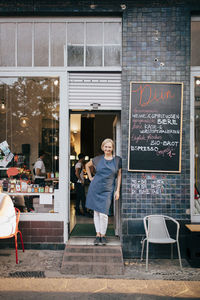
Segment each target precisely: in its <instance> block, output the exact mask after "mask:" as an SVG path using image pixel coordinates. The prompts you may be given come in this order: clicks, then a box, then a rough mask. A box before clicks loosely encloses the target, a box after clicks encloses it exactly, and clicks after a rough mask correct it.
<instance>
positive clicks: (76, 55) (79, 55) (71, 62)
mask: <svg viewBox="0 0 200 300" xmlns="http://www.w3.org/2000/svg"><path fill="white" fill-rule="evenodd" d="M67 51H68V53H67V57H68V62H67V64H68V66H83V53H84V48H83V46H68V47H67Z"/></svg>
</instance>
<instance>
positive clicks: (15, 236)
mask: <svg viewBox="0 0 200 300" xmlns="http://www.w3.org/2000/svg"><path fill="white" fill-rule="evenodd" d="M15 255H16V264H18V253H17V234H15Z"/></svg>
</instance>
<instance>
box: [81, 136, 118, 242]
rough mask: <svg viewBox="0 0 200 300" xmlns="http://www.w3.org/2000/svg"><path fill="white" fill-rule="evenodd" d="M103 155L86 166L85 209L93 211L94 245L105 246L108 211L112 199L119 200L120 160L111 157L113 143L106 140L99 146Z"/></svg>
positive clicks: (116, 157)
mask: <svg viewBox="0 0 200 300" xmlns="http://www.w3.org/2000/svg"><path fill="white" fill-rule="evenodd" d="M101 149H102V151H103V152H104V154H103V155H99V156H96V157H94V158H93V159H92V160H90V161H89V162H88V163H87V164H86V172H87V174H88V177H89V180H90V181H91V183H90V186H89V189H88V193H87V197H86V207H87V208H88V209H92V210H93V211H94V226H95V230H96V238H95V240H94V245H96V246H97V245H106V243H107V240H106V237H105V235H106V231H107V226H108V215H109V209H110V205H111V202H112V199H113V197H114V199H115V200H118V199H119V195H120V186H121V170H122V159H121V157H119V156H113V150H114V142H113V140H111V139H109V138H107V139H105V140H104V141H103V142H102V144H101ZM91 167H94V168H95V170H96V173H95V175H94V176H92V174H91V170H90V168H91Z"/></svg>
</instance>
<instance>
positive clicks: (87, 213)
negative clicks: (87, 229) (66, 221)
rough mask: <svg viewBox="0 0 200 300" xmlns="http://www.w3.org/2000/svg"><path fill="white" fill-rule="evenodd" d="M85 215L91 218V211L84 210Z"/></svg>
mask: <svg viewBox="0 0 200 300" xmlns="http://www.w3.org/2000/svg"><path fill="white" fill-rule="evenodd" d="M85 216H86V217H87V218H93V215H92V214H91V213H89V212H88V211H87V212H85Z"/></svg>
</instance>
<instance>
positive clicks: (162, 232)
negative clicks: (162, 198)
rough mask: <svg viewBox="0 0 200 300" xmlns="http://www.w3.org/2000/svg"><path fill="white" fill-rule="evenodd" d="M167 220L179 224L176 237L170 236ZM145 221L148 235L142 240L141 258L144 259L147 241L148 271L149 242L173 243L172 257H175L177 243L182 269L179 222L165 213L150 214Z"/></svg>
mask: <svg viewBox="0 0 200 300" xmlns="http://www.w3.org/2000/svg"><path fill="white" fill-rule="evenodd" d="M166 220H170V221H172V222H174V223H175V224H176V226H177V230H176V239H173V238H171V237H170V235H169V232H168V229H167V226H166ZM143 222H144V229H145V233H146V237H145V238H144V239H143V240H142V241H141V243H142V251H141V260H143V252H144V244H145V241H147V245H146V271H148V257H149V243H154V244H171V258H173V244H174V243H177V250H178V258H179V263H180V267H181V269H182V263H181V254H180V247H179V241H178V238H179V228H180V225H179V223H178V222H177V221H176V220H175V219H173V218H171V217H168V216H164V215H149V216H146V217H144V219H143Z"/></svg>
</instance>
